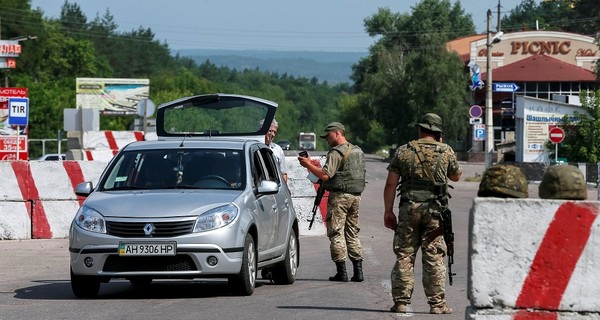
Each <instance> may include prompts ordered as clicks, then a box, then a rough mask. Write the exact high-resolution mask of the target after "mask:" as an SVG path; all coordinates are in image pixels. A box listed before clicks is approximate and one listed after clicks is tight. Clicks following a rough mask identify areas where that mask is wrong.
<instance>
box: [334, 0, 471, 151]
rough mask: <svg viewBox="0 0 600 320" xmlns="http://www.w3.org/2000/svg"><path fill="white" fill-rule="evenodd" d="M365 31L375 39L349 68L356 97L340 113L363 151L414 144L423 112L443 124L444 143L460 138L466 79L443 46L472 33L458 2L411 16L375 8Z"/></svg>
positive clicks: (436, 3)
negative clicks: (368, 49) (437, 118)
mask: <svg viewBox="0 0 600 320" xmlns="http://www.w3.org/2000/svg"><path fill="white" fill-rule="evenodd" d="M365 28H366V30H367V32H368V33H369V35H371V36H380V39H379V40H378V41H377V42H376V43H375V44H374V45H373V46H372V47H371V48H370V54H369V56H368V57H366V58H364V59H362V60H361V61H360V62H359V63H358V64H357V65H355V66H354V67H353V75H352V79H353V80H354V81H355V88H356V92H357V93H358V94H359V95H358V99H357V100H346V101H345V104H344V111H345V112H344V113H343V116H344V119H345V121H346V122H348V123H350V124H351V127H353V128H357V130H355V131H356V132H357V140H358V141H360V142H362V143H364V145H363V148H364V149H365V150H366V151H368V152H372V151H375V150H377V149H378V148H380V147H382V146H384V145H390V144H400V143H405V142H407V141H409V140H411V139H414V138H415V134H416V130H415V129H414V126H415V124H416V123H417V121H418V119H419V118H420V117H421V116H422V115H423V114H425V113H427V112H435V113H438V114H439V115H440V116H441V117H442V118H443V119H444V129H445V134H446V137H445V141H455V140H457V139H460V138H461V137H462V136H464V135H465V130H466V129H465V125H464V123H465V122H466V121H467V110H468V105H469V93H468V92H467V90H466V86H467V84H468V74H466V73H465V72H464V65H463V62H462V61H461V60H460V59H459V57H458V56H457V55H456V54H455V53H452V52H448V50H447V49H446V47H445V44H446V42H447V41H449V40H451V39H454V38H457V37H460V36H465V35H469V34H473V33H474V29H475V27H474V25H473V22H472V19H471V17H470V15H466V14H465V13H464V10H463V9H462V7H461V6H460V3H459V2H457V3H455V4H454V5H451V4H450V1H448V0H424V1H421V2H420V3H419V4H418V5H417V6H415V7H414V8H413V12H412V15H407V14H395V13H392V12H391V11H390V10H389V9H387V8H384V9H379V11H378V12H377V13H376V14H375V15H373V16H372V17H369V18H367V19H365ZM354 109H359V110H360V112H358V110H354ZM361 112H362V113H361ZM361 114H362V115H361ZM348 115H350V116H348ZM392 132H394V134H392Z"/></svg>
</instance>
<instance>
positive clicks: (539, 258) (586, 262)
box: [465, 198, 600, 320]
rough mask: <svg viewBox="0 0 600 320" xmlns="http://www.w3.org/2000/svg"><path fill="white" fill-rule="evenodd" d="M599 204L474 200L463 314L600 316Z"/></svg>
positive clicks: (494, 318) (487, 317) (480, 319)
mask: <svg viewBox="0 0 600 320" xmlns="http://www.w3.org/2000/svg"><path fill="white" fill-rule="evenodd" d="M599 206H600V203H599V202H594V201H564V200H542V199H498V198H475V200H474V202H473V207H472V209H471V213H470V238H469V280H468V297H469V300H470V302H471V306H470V307H469V308H468V309H467V310H466V313H465V318H466V319H477V320H500V319H515V320H519V319H522V320H525V319H573V320H574V319H578V320H579V319H600V299H599V298H598V297H600V286H599V285H598V283H599V282H600V272H598V270H600V220H599V219H597V216H598V212H599Z"/></svg>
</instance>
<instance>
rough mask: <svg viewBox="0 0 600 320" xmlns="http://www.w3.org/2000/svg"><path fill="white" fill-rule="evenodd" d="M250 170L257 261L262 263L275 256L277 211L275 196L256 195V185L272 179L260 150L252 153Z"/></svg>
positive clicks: (257, 149)
mask: <svg viewBox="0 0 600 320" xmlns="http://www.w3.org/2000/svg"><path fill="white" fill-rule="evenodd" d="M263 149H264V148H263ZM269 151H270V150H269ZM267 159H268V158H267ZM251 169H252V183H253V189H254V194H255V195H256V202H255V205H256V213H257V214H256V219H257V221H256V224H257V228H258V239H257V249H258V259H259V261H263V260H267V259H271V258H273V257H275V256H276V252H275V250H274V247H275V246H276V241H277V233H278V228H277V224H278V217H277V216H278V212H279V210H278V206H277V201H276V196H275V195H273V194H260V193H258V185H259V184H260V182H261V181H265V180H272V179H273V177H272V176H270V175H269V170H268V169H267V161H265V159H264V158H263V152H261V149H260V148H255V149H254V150H253V152H252V166H251Z"/></svg>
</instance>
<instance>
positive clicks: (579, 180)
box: [539, 165, 587, 200]
mask: <svg viewBox="0 0 600 320" xmlns="http://www.w3.org/2000/svg"><path fill="white" fill-rule="evenodd" d="M539 195H540V198H542V199H567V200H585V199H587V185H586V182H585V178H584V177H583V173H582V172H581V170H579V168H577V167H575V166H571V165H555V166H551V167H549V168H548V169H546V172H544V177H543V178H542V182H541V183H540V186H539Z"/></svg>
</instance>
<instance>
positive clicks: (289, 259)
mask: <svg viewBox="0 0 600 320" xmlns="http://www.w3.org/2000/svg"><path fill="white" fill-rule="evenodd" d="M299 262H300V245H299V243H298V236H297V235H296V232H295V231H294V229H292V232H291V233H290V239H289V241H288V246H287V250H286V253H285V260H283V262H281V263H279V264H278V265H277V266H275V267H274V268H273V282H275V283H276V284H292V283H294V281H296V272H297V271H298V265H299Z"/></svg>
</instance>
